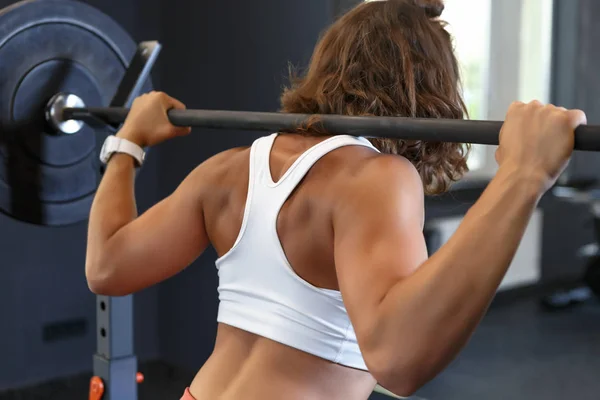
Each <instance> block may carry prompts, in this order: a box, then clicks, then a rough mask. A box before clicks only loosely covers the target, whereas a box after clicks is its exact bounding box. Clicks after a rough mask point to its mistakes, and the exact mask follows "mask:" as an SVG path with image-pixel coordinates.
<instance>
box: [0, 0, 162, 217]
mask: <svg viewBox="0 0 600 400" xmlns="http://www.w3.org/2000/svg"><path fill="white" fill-rule="evenodd" d="M135 51H136V43H135V42H134V41H133V40H132V38H131V37H130V36H129V35H128V34H127V32H126V31H125V30H124V29H123V28H122V27H120V26H119V25H118V24H117V23H116V22H115V21H113V20H112V19H110V18H109V17H108V16H106V15H105V14H103V13H101V12H100V11H99V10H97V9H95V8H93V7H90V6H88V5H86V4H84V3H81V2H79V1H73V0H28V1H23V2H19V3H16V4H14V5H12V6H10V7H8V8H5V9H3V10H0V211H2V212H3V213H5V214H8V215H10V216H12V217H14V218H16V219H18V220H21V221H25V222H29V223H33V224H38V225H67V224H72V223H75V222H79V221H82V220H85V219H87V217H88V215H89V210H90V207H91V203H92V200H93V196H94V194H95V192H96V188H97V186H98V182H99V179H100V168H101V166H100V163H99V161H98V156H99V150H100V147H101V145H102V143H103V142H104V139H105V138H106V136H107V135H108V134H109V133H110V131H109V130H108V129H106V130H98V129H96V130H94V129H92V128H91V127H88V126H84V128H83V129H82V130H81V131H79V132H77V133H76V134H74V135H56V134H55V133H54V132H53V131H52V130H51V129H50V128H49V127H48V126H47V124H46V122H45V119H44V107H45V105H46V104H47V102H48V100H49V99H50V98H51V97H52V96H54V95H55V94H56V93H58V92H64V93H71V94H75V95H77V96H79V97H80V98H81V99H83V101H84V102H85V104H86V106H89V107H97V106H106V105H108V104H109V103H110V101H111V100H112V97H113V96H114V94H115V93H116V90H117V87H118V85H119V83H120V81H121V78H122V77H123V75H124V73H125V70H126V66H127V65H128V64H129V62H130V60H131V58H132V57H133V55H134V53H135ZM150 90H151V83H150V81H148V82H146V84H145V86H144V88H143V90H142V91H143V92H147V91H150Z"/></svg>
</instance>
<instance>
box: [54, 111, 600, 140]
mask: <svg viewBox="0 0 600 400" xmlns="http://www.w3.org/2000/svg"><path fill="white" fill-rule="evenodd" d="M128 113H129V109H128V108H119V107H95V108H91V107H90V108H82V107H69V108H65V109H64V110H63V119H64V120H65V121H68V120H83V121H86V120H101V121H103V122H104V123H107V124H110V125H117V124H121V123H123V122H124V121H125V119H126V118H127V115H128ZM168 115H169V120H170V121H171V123H172V124H173V125H176V126H191V127H198V128H207V129H231V130H246V131H269V132H278V131H281V132H293V131H296V130H297V129H298V127H300V126H303V125H304V124H306V123H307V122H308V121H309V120H313V119H315V118H316V119H317V120H318V121H319V122H320V125H321V126H322V128H323V129H324V130H325V131H326V132H329V133H331V134H347V135H351V136H364V137H385V138H396V139H405V140H423V141H430V142H453V143H472V144H484V145H497V144H498V138H499V133H500V129H501V128H502V124H503V122H501V121H473V120H455V119H433V118H404V117H371V116H368V117H362V116H361V117H356V116H345V115H314V114H286V113H269V112H249V111H223V110H171V111H169V113H168ZM574 149H575V150H583V151H600V126H592V125H585V126H580V127H578V128H577V129H576V131H575V146H574Z"/></svg>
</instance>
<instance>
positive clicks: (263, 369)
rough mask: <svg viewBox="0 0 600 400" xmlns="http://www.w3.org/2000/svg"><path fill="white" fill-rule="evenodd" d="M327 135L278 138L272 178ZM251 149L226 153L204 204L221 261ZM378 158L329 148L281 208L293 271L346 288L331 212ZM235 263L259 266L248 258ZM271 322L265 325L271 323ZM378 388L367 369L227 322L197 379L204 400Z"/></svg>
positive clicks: (234, 228)
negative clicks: (357, 176)
mask: <svg viewBox="0 0 600 400" xmlns="http://www.w3.org/2000/svg"><path fill="white" fill-rule="evenodd" d="M327 139H328V138H327V137H319V138H315V137H304V136H300V135H279V136H278V137H277V138H276V140H275V142H274V144H273V147H272V150H271V152H270V155H269V170H270V173H271V179H272V181H273V182H278V181H280V180H281V179H282V177H284V176H285V174H286V171H288V170H289V169H290V167H291V166H292V165H294V163H295V162H296V160H298V158H299V157H300V156H301V155H303V154H306V152H307V151H308V150H309V149H311V148H314V146H315V145H317V144H318V143H322V142H324V141H326V140H327ZM250 153H251V151H250V149H249V148H244V149H235V150H232V151H229V152H227V154H228V156H223V157H221V160H220V162H219V165H216V166H215V168H214V169H213V171H214V175H212V176H211V177H210V178H209V179H210V181H211V182H212V184H214V187H213V188H212V189H211V191H212V195H211V196H210V197H209V196H207V197H205V198H206V199H208V200H207V201H206V202H205V204H203V211H204V215H205V216H206V217H205V226H206V230H207V233H208V235H209V238H210V240H211V243H212V244H213V246H214V247H215V249H216V251H217V254H218V256H219V257H220V258H222V257H223V256H224V255H225V254H227V253H228V252H230V250H231V249H232V247H233V246H234V244H235V243H236V240H237V239H238V235H239V233H240V230H241V228H242V222H243V219H244V213H245V210H246V201H247V197H248V187H249V175H250V171H249V165H250ZM377 156H378V153H377V152H376V151H375V150H374V149H372V148H369V147H365V146H344V147H340V148H337V149H335V150H333V151H331V152H329V153H327V154H326V155H325V156H323V157H322V158H321V159H320V160H318V161H317V162H316V163H314V165H313V166H312V167H311V168H310V170H309V171H308V173H307V174H306V175H305V176H304V179H302V181H301V182H300V184H298V185H297V186H296V187H295V189H294V190H293V192H292V194H291V195H290V196H289V197H288V198H287V200H286V201H285V203H284V204H283V207H281V210H280V212H279V214H278V216H277V224H276V225H277V236H278V238H279V241H280V243H281V248H282V249H283V251H284V253H285V257H286V258H287V260H288V261H289V264H290V266H291V267H292V269H293V272H294V273H295V274H296V275H297V276H298V277H300V278H301V279H302V280H304V281H306V282H308V283H309V284H310V285H312V286H315V287H317V288H320V289H326V290H327V292H329V291H338V290H339V286H338V282H337V276H336V270H335V264H334V252H333V229H332V218H331V214H332V210H333V207H336V206H340V205H341V203H343V200H344V196H345V194H344V193H345V190H346V189H345V188H344V186H348V185H347V183H348V181H349V180H351V179H352V176H353V175H354V174H357V173H360V171H359V170H360V168H361V166H364V164H365V160H366V159H369V158H374V157H377ZM211 186H212V185H207V187H211ZM256 250H258V251H259V252H260V251H265V252H267V251H274V250H275V249H270V248H263V249H255V252H256ZM233 267H234V269H236V268H252V266H251V265H242V264H241V263H238V264H236V265H233ZM280 267H281V268H286V266H285V265H281V266H280ZM250 272H251V271H250ZM232 273H234V274H235V271H233V272H232ZM248 289H252V288H248ZM314 312H315V313H317V312H318V310H317V309H315V310H314ZM267 321H268V319H266V320H265V321H264V322H263V323H264V324H267V325H268V322H267ZM272 329H276V328H275V327H273V328H272ZM332 382H336V384H335V385H333V384H332ZM374 385H375V381H374V379H373V378H372V377H371V376H370V374H369V373H368V372H366V371H361V370H359V369H354V368H349V367H347V366H342V365H338V364H336V363H334V362H331V361H327V360H325V359H323V358H320V357H317V356H315V355H312V354H309V353H308V352H305V351H301V350H298V349H295V348H293V347H291V346H287V345H284V344H281V343H278V342H277V341H273V340H270V339H267V338H265V337H263V336H259V335H255V334H253V333H251V332H248V331H245V330H242V329H238V328H235V327H232V326H229V325H227V324H220V326H219V330H218V335H217V341H216V344H215V350H214V353H213V355H212V356H211V358H210V359H209V360H208V362H207V363H206V364H205V366H204V367H203V368H202V370H201V371H200V373H199V374H198V376H197V378H196V379H195V381H194V383H193V384H192V386H191V392H192V395H193V396H194V397H196V399H198V400H203V399H216V398H222V399H234V398H235V399H237V398H240V397H244V396H247V397H248V398H281V396H282V393H288V394H290V393H297V394H298V395H297V396H298V397H297V398H302V399H307V398H328V399H335V398H340V399H342V398H343V399H352V398H357V399H364V398H366V397H367V396H368V394H369V393H370V392H371V390H372V389H373V387H374ZM288 394H286V397H289V395H288Z"/></svg>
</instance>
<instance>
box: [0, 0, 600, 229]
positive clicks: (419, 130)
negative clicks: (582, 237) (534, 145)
mask: <svg viewBox="0 0 600 400" xmlns="http://www.w3.org/2000/svg"><path fill="white" fill-rule="evenodd" d="M159 52H160V44H159V43H157V42H143V43H140V44H139V45H137V46H136V44H135V42H134V41H133V40H132V38H131V37H130V36H129V35H128V34H127V32H126V31H125V30H124V29H123V28H122V27H121V26H119V25H118V24H117V23H116V22H115V21H113V20H112V19H111V18H109V17H108V16H106V15H105V14H103V13H102V12H100V11H99V10H97V9H95V8H93V7H91V6H89V5H86V4H84V3H81V2H79V1H74V0H25V1H21V2H19V3H15V4H13V5H12V6H10V7H8V8H5V9H3V10H0V211H2V212H3V213H5V214H7V215H10V216H12V217H13V218H15V219H17V220H20V221H25V222H29V223H33V224H39V225H53V226H55V225H67V224H72V223H76V222H79V221H83V220H85V219H87V217H88V214H89V210H90V207H91V203H92V200H93V196H94V194H95V191H96V188H97V186H98V183H99V181H100V179H101V169H102V167H101V165H100V163H99V160H98V151H99V149H100V148H101V145H102V142H103V141H104V140H105V138H106V137H107V136H108V135H110V134H112V133H114V131H115V129H117V128H118V126H119V124H121V123H123V122H124V121H125V118H126V117H127V114H128V112H129V109H128V108H127V107H129V106H130V104H131V101H132V99H133V98H135V97H136V96H138V95H140V94H142V93H146V92H148V91H150V90H152V83H151V81H150V79H149V74H150V70H151V68H152V66H153V64H154V61H155V60H156V57H157V56H158V53H159ZM107 105H108V106H107ZM315 118H316V119H317V120H318V121H319V123H320V125H321V127H322V128H323V129H324V130H325V131H327V132H329V133H331V134H348V135H353V136H364V137H388V138H402V139H407V140H424V141H435V142H440V141H441V142H455V143H474V144H487V145H495V144H498V135H499V132H500V129H501V127H502V122H501V121H468V120H446V119H415V118H401V117H362V116H361V117H356V116H343V115H319V116H315V115H306V114H285V113H265V112H244V111H220V110H171V111H170V112H169V119H170V120H171V122H172V123H173V124H174V125H178V126H192V127H199V128H211V129H230V130H246V131H269V132H276V131H282V132H293V131H295V130H297V129H298V127H300V126H303V125H304V124H305V123H306V122H307V121H309V120H313V121H314V120H315ZM575 149H577V150H587V151H600V127H596V126H582V127H579V128H578V129H577V131H576V138H575Z"/></svg>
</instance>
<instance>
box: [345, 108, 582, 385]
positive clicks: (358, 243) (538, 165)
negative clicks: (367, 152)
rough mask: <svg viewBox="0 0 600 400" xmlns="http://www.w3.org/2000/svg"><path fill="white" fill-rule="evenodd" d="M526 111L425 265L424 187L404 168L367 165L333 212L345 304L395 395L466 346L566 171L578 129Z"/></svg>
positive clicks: (518, 114) (560, 118) (558, 116)
mask: <svg viewBox="0 0 600 400" xmlns="http://www.w3.org/2000/svg"><path fill="white" fill-rule="evenodd" d="M524 107H525V108H522V107H521V106H519V107H517V108H516V109H515V110H513V111H514V112H513V113H512V117H510V118H509V115H507V121H506V122H505V128H503V133H502V134H501V146H500V152H501V153H500V155H499V160H500V168H499V171H498V173H497V175H496V177H495V178H494V179H493V180H492V181H491V183H490V184H489V186H488V187H487V189H486V190H485V191H484V193H483V195H482V196H481V198H480V199H479V200H478V201H477V202H476V203H475V205H474V206H473V207H472V208H471V210H470V211H469V212H468V213H467V215H466V216H465V218H464V220H463V222H462V224H461V225H460V227H459V228H458V229H457V231H456V233H455V234H454V235H453V236H452V238H451V239H450V240H449V241H448V243H446V244H445V245H444V246H442V248H440V249H439V250H438V251H437V252H436V253H435V255H434V256H433V257H431V258H430V259H429V260H425V258H426V249H425V243H424V239H423V235H422V216H423V193H422V189H421V185H422V183H421V181H420V178H419V176H418V174H417V172H416V171H415V170H414V168H413V167H412V166H411V165H409V164H408V162H407V161H405V160H402V159H393V160H391V159H390V158H388V157H380V158H379V159H376V161H375V162H374V163H373V164H372V165H367V166H366V167H365V170H364V173H363V176H362V177H359V178H357V179H356V180H355V182H353V183H352V187H351V188H350V192H348V193H345V194H342V195H343V198H344V199H348V200H346V201H345V202H344V204H345V205H344V206H340V207H337V208H336V210H335V214H334V235H335V261H336V268H337V273H338V279H339V284H340V289H341V292H342V295H343V297H344V302H345V304H346V307H347V310H348V313H349V316H350V318H351V320H352V323H353V325H354V328H355V330H356V334H357V338H358V341H359V345H360V347H361V350H362V353H363V356H364V358H365V361H366V363H367V366H368V367H369V371H370V372H371V373H372V374H373V376H374V377H375V379H377V380H378V381H379V383H380V384H381V385H382V386H383V387H385V388H386V389H388V390H391V391H393V392H394V393H396V394H398V395H403V396H408V395H411V394H412V393H413V392H414V391H416V390H417V389H418V388H419V387H421V386H422V385H423V384H425V383H426V382H427V381H429V380H430V379H431V378H433V377H434V376H435V375H436V374H437V373H439V371H441V370H442V369H443V368H445V366H446V365H447V364H448V363H449V362H450V361H451V360H452V359H453V358H454V357H455V356H456V354H457V353H458V352H459V351H460V349H461V348H462V347H463V346H464V344H465V343H466V342H467V340H468V339H469V337H470V336H471V334H472V332H473V331H474V329H475V328H476V326H477V325H478V323H479V321H480V319H481V318H482V316H483V315H484V313H485V311H486V309H487V307H488V305H489V303H490V301H491V299H492V298H493V296H494V295H495V293H496V290H497V288H498V286H499V284H500V283H501V281H502V278H503V276H504V274H505V273H506V270H507V268H508V267H509V265H510V263H511V260H512V258H513V256H514V254H515V252H516V250H517V247H518V245H519V242H520V240H521V237H522V235H523V233H524V231H525V228H526V226H527V224H528V221H529V219H530V217H531V215H532V212H533V211H534V209H535V207H536V205H537V203H538V200H539V198H540V197H541V195H542V194H543V193H544V191H545V190H546V189H547V188H548V187H549V185H551V184H552V182H553V181H554V180H555V179H556V177H557V176H558V174H559V173H560V171H561V170H562V168H564V165H566V161H567V160H568V158H569V156H570V154H571V152H572V149H573V131H574V127H575V126H576V125H578V124H579V123H582V122H583V121H584V120H585V118H584V117H583V118H581V114H576V115H575V114H573V113H572V114H568V112H566V111H561V110H559V109H554V108H549V109H548V108H541V105H540V106H538V105H537V104H535V105H534V106H524ZM548 107H551V106H548ZM540 110H541V111H540ZM509 114H510V113H509ZM565 115H566V116H565ZM509 120H510V121H509Z"/></svg>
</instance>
